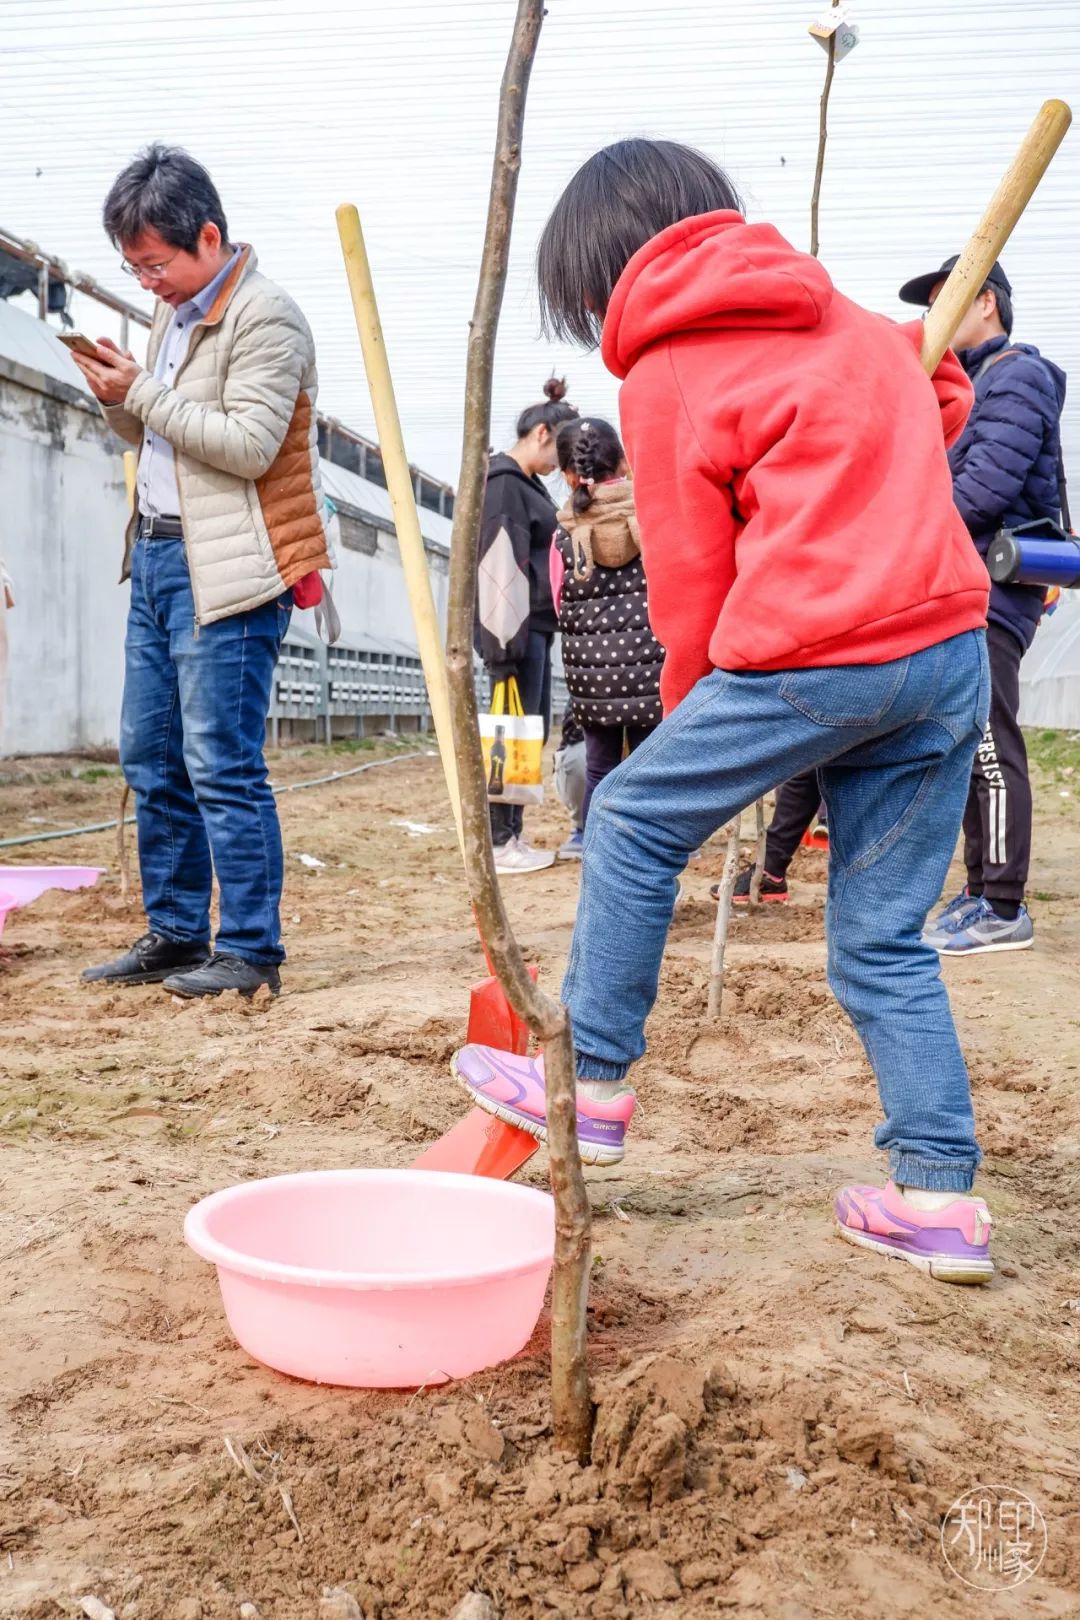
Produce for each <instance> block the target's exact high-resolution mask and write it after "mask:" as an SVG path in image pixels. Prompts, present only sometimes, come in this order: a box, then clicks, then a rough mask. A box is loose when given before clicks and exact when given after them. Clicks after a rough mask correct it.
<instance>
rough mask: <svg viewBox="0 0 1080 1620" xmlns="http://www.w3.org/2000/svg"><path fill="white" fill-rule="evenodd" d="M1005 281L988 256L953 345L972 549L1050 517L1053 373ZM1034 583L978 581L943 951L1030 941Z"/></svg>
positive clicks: (960, 482)
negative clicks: (981, 614)
mask: <svg viewBox="0 0 1080 1620" xmlns="http://www.w3.org/2000/svg"><path fill="white" fill-rule="evenodd" d="M955 263H956V260H955V258H953V259H946V261H945V263H944V264H943V265H942V266H941V268H940V270H934V271H930V272H928V273H927V274H926V275H924V276H917V277H916V278H915V279H914V280H913V281H909V282H908V283H907V284H906V285H905V286H904V287H902V288H901V289H900V297H901V298H902V299H903V300H904V302H905V303H909V304H926V305H931V304H933V302H934V299H935V298H936V297H937V295H938V293H939V292H940V291H941V288H942V286H943V285H944V282H945V277H946V276H947V275H948V273H949V271H950V270H951V269H952V267H953V265H954V264H955ZM1012 325H1013V310H1012V286H1011V284H1010V282H1009V278H1008V276H1007V275H1006V274H1005V271H1004V269H1003V268H1002V266H1001V265H1000V264H995V265H994V267H993V268H992V270H991V271H990V274H989V277H988V278H987V281H986V284H985V286H984V287H983V288H982V290H981V291H980V293H979V295H978V297H977V298H976V300H975V302H974V304H973V305H972V307H971V309H970V310H969V311H968V313H967V315H966V316H965V317H964V320H963V321H962V323H961V325H960V328H959V330H958V332H957V334H956V337H955V338H954V340H953V348H954V349H955V350H956V353H957V355H958V356H959V359H960V362H961V364H962V365H963V367H964V370H965V371H966V372H967V374H968V376H969V377H970V378H971V381H972V383H973V384H974V388H975V404H974V406H973V407H972V411H971V415H970V416H969V417H968V421H967V426H966V427H965V429H964V431H963V433H962V434H961V436H960V438H959V439H957V441H956V443H955V444H954V445H953V447H952V449H951V450H950V451H949V465H950V466H951V468H952V475H953V499H954V500H955V502H956V504H957V506H958V507H959V509H960V515H961V517H962V518H963V519H964V522H965V523H966V524H967V526H968V529H969V530H970V533H971V538H972V540H973V541H974V543H975V547H976V549H977V550H978V552H979V554H980V556H982V557H985V556H986V553H987V551H988V550H989V547H990V544H991V542H992V541H993V538H994V536H995V534H997V532H998V530H999V529H1002V528H1005V529H1015V528H1017V527H1018V526H1019V525H1020V524H1023V523H1030V522H1032V521H1034V520H1035V519H1040V518H1043V519H1046V518H1049V519H1051V520H1053V521H1055V522H1056V521H1057V520H1058V518H1059V515H1060V507H1061V495H1060V486H1061V410H1062V406H1063V405H1064V403H1065V373H1064V372H1063V371H1062V370H1061V369H1060V367H1058V366H1056V365H1054V364H1053V363H1052V362H1051V361H1049V360H1047V359H1045V358H1044V357H1043V356H1042V355H1040V353H1039V351H1038V349H1036V348H1035V347H1034V346H1033V345H1032V344H1030V343H1014V342H1013V341H1012V338H1011V333H1012ZM1045 595H1046V593H1045V591H1044V590H1043V588H1042V587H1041V586H1031V585H999V584H997V583H995V584H993V585H992V586H991V588H990V608H989V620H990V623H989V627H988V630H987V650H988V652H989V654H990V720H989V724H988V725H987V728H986V734H985V736H984V737H983V740H982V742H981V743H980V745H979V750H978V753H977V754H976V756H975V768H974V772H973V774H972V779H971V791H970V793H969V795H968V802H967V809H966V811H965V813H964V858H965V863H966V865H967V879H968V880H967V886H966V888H965V889H964V891H963V893H962V894H959V895H957V896H956V898H955V899H953V900H950V901H949V903H948V904H947V905H946V906H945V907H944V909H943V910H942V911H941V912H940V913H939V914H938V916H937V917H936V918H935V919H934V922H933V923H932V924H931V926H930V927H929V928H928V930H927V933H926V936H925V937H926V938H927V940H928V941H929V943H930V944H932V945H934V946H936V948H937V950H938V951H939V952H940V953H941V954H942V955H945V956H957V955H967V954H970V953H973V952H981V951H1018V950H1024V949H1026V948H1027V947H1028V946H1030V945H1032V944H1033V943H1034V930H1033V928H1032V923H1031V918H1030V917H1029V916H1028V913H1027V908H1026V907H1025V905H1024V903H1023V901H1024V888H1025V885H1026V883H1027V876H1028V863H1029V860H1030V856H1031V784H1030V782H1029V780H1028V762H1027V750H1026V748H1025V746H1024V737H1023V733H1022V731H1021V729H1020V722H1019V719H1018V717H1017V711H1018V709H1019V706H1020V660H1021V659H1022V658H1023V656H1024V654H1025V652H1027V650H1028V648H1029V647H1030V646H1031V643H1032V641H1033V640H1034V638H1035V631H1036V630H1037V629H1038V626H1039V621H1040V619H1041V618H1042V615H1043V610H1044V606H1045Z"/></svg>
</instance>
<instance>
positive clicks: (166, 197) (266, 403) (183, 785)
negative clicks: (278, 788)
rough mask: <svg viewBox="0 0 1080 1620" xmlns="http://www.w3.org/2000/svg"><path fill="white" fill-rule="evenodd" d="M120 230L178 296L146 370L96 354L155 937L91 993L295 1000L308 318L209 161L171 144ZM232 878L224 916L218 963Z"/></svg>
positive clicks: (125, 749)
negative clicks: (251, 239) (130, 505)
mask: <svg viewBox="0 0 1080 1620" xmlns="http://www.w3.org/2000/svg"><path fill="white" fill-rule="evenodd" d="M104 219H105V229H106V232H107V233H108V235H109V237H110V239H111V241H112V242H113V245H114V246H115V247H117V248H119V250H120V251H121V252H122V253H123V255H124V269H125V270H126V271H127V272H128V273H129V274H130V275H132V276H134V277H135V278H136V280H138V281H139V282H140V284H141V285H142V286H143V287H146V288H152V289H153V291H154V292H155V294H156V295H157V300H158V302H157V306H156V309H155V311H154V322H153V327H152V329H151V333H150V343H149V349H148V353H147V362H146V365H145V367H144V366H140V365H139V364H138V362H137V361H135V360H134V359H132V357H131V355H125V354H121V353H120V351H119V350H118V349H117V348H116V346H115V345H114V344H112V343H109V342H108V341H107V340H101V341H102V347H103V349H104V350H105V353H103V354H102V355H101V356H100V357H99V358H97V359H92V358H88V357H84V356H82V355H79V354H76V355H75V359H76V361H77V363H78V364H79V366H80V368H81V370H82V372H83V375H84V376H85V377H86V380H87V382H88V383H89V385H90V387H91V389H92V390H93V392H94V394H95V395H96V397H97V399H98V400H99V401H100V403H101V406H102V409H103V411H104V414H105V417H106V419H107V420H108V421H109V423H110V424H111V426H112V427H113V428H114V430H115V431H116V432H117V433H118V434H119V435H120V437H121V438H122V439H125V440H126V441H127V442H128V443H129V444H131V445H133V446H137V447H138V450H139V470H138V481H137V497H138V498H137V501H136V507H135V511H134V513H133V515H132V519H131V522H130V524H129V526H128V532H127V537H126V546H125V557H124V577H125V578H127V577H129V576H130V579H131V609H130V613H129V617H128V629H127V639H126V647H125V660H126V662H125V682H124V703H123V714H122V719H121V728H120V732H121V734H120V760H121V764H122V766H123V768H124V774H125V776H126V777H127V780H128V781H129V782H130V783H131V786H132V789H133V790H134V793H135V806H136V819H137V824H138V834H139V861H140V866H141V869H142V882H143V901H144V904H145V907H146V914H147V922H148V925H149V927H148V932H147V933H146V934H144V935H143V937H142V938H141V939H139V940H137V941H136V942H135V944H134V945H133V946H132V947H131V949H130V950H129V951H127V952H125V953H124V955H123V956H121V957H120V958H118V960H116V961H114V962H109V963H106V964H105V965H103V966H100V967H93V968H88V969H87V971H86V973H85V974H84V978H86V979H89V980H94V981H104V982H107V983H111V984H155V983H160V982H162V981H163V982H164V984H165V988H166V989H167V990H170V991H172V992H173V993H174V994H177V995H182V996H206V995H219V994H220V993H221V992H222V991H224V990H239V991H240V992H241V994H243V995H252V994H254V992H255V991H256V990H258V989H259V987H260V986H261V985H267V986H268V987H269V988H270V990H271V991H272V992H273V993H275V994H276V993H277V991H278V989H279V988H280V976H279V972H278V968H279V964H280V963H281V962H282V961H283V960H284V954H285V953H284V950H283V948H282V943H281V927H280V918H279V904H280V898H281V882H282V848H281V832H280V828H279V825H278V819H277V810H276V807H275V803H274V799H273V795H272V794H271V792H270V788H269V785H268V783H267V773H266V762H265V759H264V757H263V746H264V742H265V735H266V715H267V710H268V708H269V700H270V692H271V683H272V681H273V674H274V667H275V664H276V662H277V656H278V650H279V648H280V645H281V639H282V636H283V635H284V633H285V631H286V629H287V628H288V624H289V616H290V613H291V611H292V607H293V602H294V599H298V600H299V601H300V602H301V605H309V604H310V603H311V602H313V601H314V600H317V598H318V593H319V589H320V587H319V581H318V570H320V569H323V568H328V567H329V566H330V558H329V556H328V554H327V545H326V517H325V503H324V501H323V497H322V491H321V489H320V485H319V463H318V449H317V445H316V416H315V394H316V386H317V384H316V375H315V351H314V345H313V343H312V338H311V333H310V331H309V329H308V325H307V322H306V321H305V319H304V317H303V315H302V314H301V313H300V311H299V309H298V308H297V307H296V305H295V304H294V303H293V301H292V299H291V298H289V297H288V296H287V294H285V293H284V292H282V290H281V289H280V288H279V287H276V286H275V285H274V284H273V283H272V282H270V281H268V280H267V279H266V277H265V276H262V275H260V274H259V272H258V270H257V269H256V265H255V255H254V253H253V251H252V249H251V248H250V247H247V246H244V245H243V244H238V243H237V244H234V243H231V242H230V241H229V236H228V228H227V225H226V221H225V215H224V212H223V210H222V206H221V201H220V198H219V197H218V194H217V191H216V189H215V187H214V184H213V182H212V181H211V179H210V176H209V175H208V174H207V172H206V170H205V169H204V168H202V166H201V165H200V164H198V163H196V162H195V161H194V159H193V158H191V157H189V156H188V154H187V153H186V152H183V151H181V150H179V149H178V148H175V147H164V146H153V147H150V148H148V149H147V151H145V152H144V153H142V154H141V155H140V156H139V157H138V158H137V159H136V160H135V162H133V163H132V164H130V165H129V166H128V168H126V169H125V170H124V171H123V173H122V174H121V175H120V176H119V178H118V179H117V180H116V182H115V184H114V185H113V187H112V190H111V191H110V192H109V195H108V197H107V199H106V202H105V209H104ZM212 872H216V874H217V879H218V886H219V889H220V899H221V915H220V924H219V928H218V933H217V939H216V942H215V944H214V948H213V951H212V952H211V948H210V891H211V876H212Z"/></svg>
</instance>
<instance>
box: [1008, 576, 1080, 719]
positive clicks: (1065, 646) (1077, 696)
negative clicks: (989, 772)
mask: <svg viewBox="0 0 1080 1620" xmlns="http://www.w3.org/2000/svg"><path fill="white" fill-rule="evenodd" d="M1020 720H1021V723H1022V724H1023V725H1025V726H1053V727H1057V728H1059V729H1063V730H1064V729H1067V730H1070V731H1071V730H1080V591H1063V592H1062V593H1061V600H1060V602H1059V603H1058V606H1057V610H1056V612H1054V613H1053V614H1051V615H1050V617H1049V618H1047V619H1044V620H1043V622H1042V624H1041V625H1040V627H1039V632H1038V634H1037V636H1036V637H1035V640H1034V642H1033V644H1032V646H1031V650H1030V651H1029V652H1028V653H1027V654H1026V655H1025V657H1024V661H1023V663H1022V664H1021V665H1020Z"/></svg>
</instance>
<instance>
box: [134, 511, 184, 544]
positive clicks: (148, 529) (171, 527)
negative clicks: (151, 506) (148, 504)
mask: <svg viewBox="0 0 1080 1620" xmlns="http://www.w3.org/2000/svg"><path fill="white" fill-rule="evenodd" d="M183 538H184V528H183V524H182V523H181V522H180V519H179V518H178V517H153V518H152V517H143V516H141V515H140V517H139V539H140V540H182V539H183Z"/></svg>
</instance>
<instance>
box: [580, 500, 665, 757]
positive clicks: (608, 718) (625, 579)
mask: <svg viewBox="0 0 1080 1620" xmlns="http://www.w3.org/2000/svg"><path fill="white" fill-rule="evenodd" d="M559 523H560V528H559V530H558V533H557V534H556V536H555V546H556V549H557V550H558V552H559V555H560V557H561V558H562V562H563V566H564V568H565V573H564V575H563V583H562V595H561V599H560V602H559V628H560V630H561V631H562V656H563V669H564V671H565V673H566V685H567V689H568V691H569V693H570V697H571V699H572V701H573V704H574V712H575V714H576V715H577V717H578V719H579V720H580V721H581V723H582V725H583V726H657V725H659V724H660V721H661V719H662V718H663V710H662V708H661V704H660V671H661V669H662V668H663V665H664V649H663V647H661V645H660V643H659V642H658V641H657V639H656V637H655V636H654V635H653V633H652V631H651V630H650V628H649V607H648V601H647V597H646V590H645V570H644V568H643V566H642V562H641V542H640V539H639V536H638V527H637V518H636V516H635V513H634V499H633V494H632V485H631V483H630V480H629V479H628V478H620V479H617V480H613V481H612V482H610V483H605V484H598V485H597V486H596V488H595V490H594V492H593V498H592V504H591V505H590V506H589V508H588V509H587V511H585V512H583V513H580V514H579V513H577V512H575V511H574V510H573V508H572V507H571V506H567V507H566V508H565V510H563V511H561V512H560V513H559Z"/></svg>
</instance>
